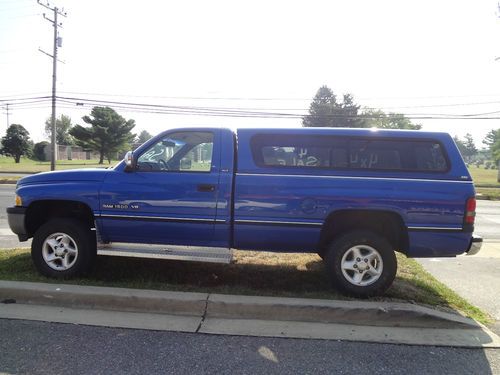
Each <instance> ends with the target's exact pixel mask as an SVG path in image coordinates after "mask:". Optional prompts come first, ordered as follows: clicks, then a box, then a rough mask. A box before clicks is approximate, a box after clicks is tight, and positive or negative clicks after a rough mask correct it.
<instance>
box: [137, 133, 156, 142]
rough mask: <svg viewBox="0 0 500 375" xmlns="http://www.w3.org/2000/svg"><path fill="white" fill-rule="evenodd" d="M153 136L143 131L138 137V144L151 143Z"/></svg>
mask: <svg viewBox="0 0 500 375" xmlns="http://www.w3.org/2000/svg"><path fill="white" fill-rule="evenodd" d="M151 138H153V136H152V135H151V134H149V133H148V132H147V131H146V130H143V131H142V132H141V133H140V134H139V136H138V137H137V143H141V144H142V143H144V142H146V141H149V140H150V139H151Z"/></svg>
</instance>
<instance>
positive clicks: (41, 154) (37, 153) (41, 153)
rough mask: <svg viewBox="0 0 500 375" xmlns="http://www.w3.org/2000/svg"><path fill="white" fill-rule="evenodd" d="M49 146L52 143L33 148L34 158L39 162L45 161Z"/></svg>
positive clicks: (39, 144) (43, 142)
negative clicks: (46, 149)
mask: <svg viewBox="0 0 500 375" xmlns="http://www.w3.org/2000/svg"><path fill="white" fill-rule="evenodd" d="M49 144H50V143H49V142H47V141H42V142H38V143H35V146H34V147H33V158H34V159H35V160H38V161H45V148H46V147H47V146H48V145H49Z"/></svg>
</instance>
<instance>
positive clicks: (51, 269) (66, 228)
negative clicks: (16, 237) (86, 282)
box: [31, 219, 96, 278]
mask: <svg viewBox="0 0 500 375" xmlns="http://www.w3.org/2000/svg"><path fill="white" fill-rule="evenodd" d="M95 257H96V241H95V235H94V233H93V232H92V231H91V230H90V228H88V227H87V226H86V225H85V224H84V223H82V222H81V221H78V220H74V219H52V220H50V221H48V222H47V223H45V224H44V225H42V226H41V227H40V228H39V229H38V230H37V231H36V233H35V235H34V237H33V242H32V244H31V258H32V259H33V263H34V264H35V267H36V269H37V270H38V271H39V272H40V273H41V274H42V275H44V276H47V277H54V278H69V277H73V276H77V275H81V274H83V273H85V272H87V271H88V270H89V269H90V267H91V266H92V264H93V263H94V260H95Z"/></svg>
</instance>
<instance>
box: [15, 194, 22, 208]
mask: <svg viewBox="0 0 500 375" xmlns="http://www.w3.org/2000/svg"><path fill="white" fill-rule="evenodd" d="M22 205H23V200H22V199H21V197H20V196H19V195H16V206H22Z"/></svg>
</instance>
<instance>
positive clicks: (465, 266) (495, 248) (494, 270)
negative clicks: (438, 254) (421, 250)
mask: <svg viewBox="0 0 500 375" xmlns="http://www.w3.org/2000/svg"><path fill="white" fill-rule="evenodd" d="M418 262H419V263H420V264H421V265H422V266H423V267H424V268H425V269H426V271H428V272H429V273H431V274H432V275H433V276H434V277H435V278H436V279H438V280H439V281H441V282H442V283H444V284H445V285H447V286H448V287H450V288H451V289H453V290H454V291H455V292H457V293H458V294H459V295H460V296H462V297H464V298H465V299H467V300H468V301H469V302H470V303H472V304H473V305H475V306H477V307H479V308H480V309H482V310H483V311H485V312H487V313H489V314H490V315H491V316H492V317H493V318H494V319H496V320H497V322H500V297H499V296H500V242H493V241H491V242H490V241H485V242H484V243H483V247H482V248H481V251H479V253H478V254H476V255H472V256H467V255H462V256H458V257H456V258H425V259H418ZM497 326H498V323H497ZM499 328H500V327H499ZM497 332H500V330H499V331H497Z"/></svg>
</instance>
